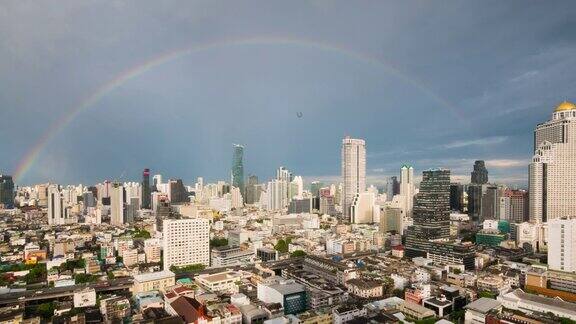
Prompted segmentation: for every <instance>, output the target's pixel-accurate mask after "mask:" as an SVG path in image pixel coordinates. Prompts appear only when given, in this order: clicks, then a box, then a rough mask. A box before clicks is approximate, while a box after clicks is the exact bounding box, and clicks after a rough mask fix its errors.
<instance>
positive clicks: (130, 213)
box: [126, 197, 140, 224]
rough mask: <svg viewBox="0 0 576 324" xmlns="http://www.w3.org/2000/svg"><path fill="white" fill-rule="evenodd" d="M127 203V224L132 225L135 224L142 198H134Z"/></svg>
mask: <svg viewBox="0 0 576 324" xmlns="http://www.w3.org/2000/svg"><path fill="white" fill-rule="evenodd" d="M127 201H128V202H129V203H128V204H127V205H126V223H128V224H132V223H134V219H135V218H136V215H137V214H138V209H139V208H138V206H140V198H138V197H132V198H128V199H127Z"/></svg>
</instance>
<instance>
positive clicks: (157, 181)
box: [152, 174, 162, 191]
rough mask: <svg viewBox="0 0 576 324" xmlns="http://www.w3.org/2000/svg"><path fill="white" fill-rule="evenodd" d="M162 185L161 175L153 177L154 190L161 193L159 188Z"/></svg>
mask: <svg viewBox="0 0 576 324" xmlns="http://www.w3.org/2000/svg"><path fill="white" fill-rule="evenodd" d="M161 185H162V175H161V174H155V175H154V176H153V177H152V187H153V188H154V191H160V189H159V187H160V186H161Z"/></svg>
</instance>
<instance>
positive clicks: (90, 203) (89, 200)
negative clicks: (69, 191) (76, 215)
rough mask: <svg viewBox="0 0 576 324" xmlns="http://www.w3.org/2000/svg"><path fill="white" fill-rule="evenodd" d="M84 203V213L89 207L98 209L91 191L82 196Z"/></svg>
mask: <svg viewBox="0 0 576 324" xmlns="http://www.w3.org/2000/svg"><path fill="white" fill-rule="evenodd" d="M82 202H83V204H84V213H86V211H87V210H88V207H96V199H95V198H94V194H93V193H92V192H91V191H87V192H85V193H83V194H82Z"/></svg>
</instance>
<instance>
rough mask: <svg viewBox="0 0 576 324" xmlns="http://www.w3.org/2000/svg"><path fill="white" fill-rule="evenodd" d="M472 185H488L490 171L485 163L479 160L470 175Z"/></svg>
mask: <svg viewBox="0 0 576 324" xmlns="http://www.w3.org/2000/svg"><path fill="white" fill-rule="evenodd" d="M470 183H473V184H485V183H488V170H486V165H485V163H484V161H482V160H477V161H475V162H474V170H472V172H471V173H470Z"/></svg>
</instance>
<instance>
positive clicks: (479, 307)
mask: <svg viewBox="0 0 576 324" xmlns="http://www.w3.org/2000/svg"><path fill="white" fill-rule="evenodd" d="M501 304H502V303H500V302H499V301H497V300H494V299H492V298H486V297H482V298H479V299H476V300H475V301H473V302H471V303H470V304H468V305H466V306H464V308H466V309H471V310H474V311H477V312H480V313H483V314H485V313H488V312H489V311H490V310H492V309H494V308H496V307H498V306H500V305H501Z"/></svg>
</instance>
